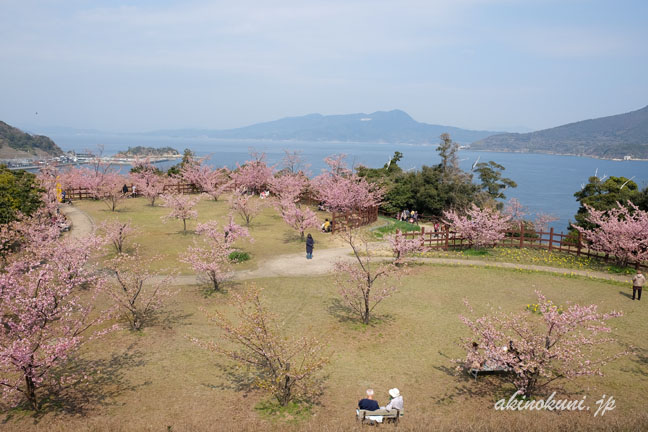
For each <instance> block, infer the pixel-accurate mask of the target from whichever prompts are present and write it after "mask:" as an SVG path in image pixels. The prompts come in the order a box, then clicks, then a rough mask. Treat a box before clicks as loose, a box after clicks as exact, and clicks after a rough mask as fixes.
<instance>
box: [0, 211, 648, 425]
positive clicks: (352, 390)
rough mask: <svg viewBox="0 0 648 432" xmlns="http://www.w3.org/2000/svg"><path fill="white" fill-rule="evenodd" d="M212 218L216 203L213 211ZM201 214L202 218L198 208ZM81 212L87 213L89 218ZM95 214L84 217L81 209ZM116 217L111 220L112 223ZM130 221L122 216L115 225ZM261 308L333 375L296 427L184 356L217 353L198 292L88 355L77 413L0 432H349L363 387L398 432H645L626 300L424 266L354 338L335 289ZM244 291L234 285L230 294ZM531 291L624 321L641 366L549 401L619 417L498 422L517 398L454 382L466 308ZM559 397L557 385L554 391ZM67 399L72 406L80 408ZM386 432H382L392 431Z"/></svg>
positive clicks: (217, 299) (638, 329) (644, 386)
mask: <svg viewBox="0 0 648 432" xmlns="http://www.w3.org/2000/svg"><path fill="white" fill-rule="evenodd" d="M208 204H213V203H208ZM202 205H206V203H203V204H202ZM84 206H85V204H84ZM88 207H90V206H88ZM121 214H122V213H120V215H121ZM123 214H124V215H126V214H128V212H127V211H125V212H123ZM256 283H257V285H258V286H261V287H263V288H264V296H265V301H266V302H267V304H268V305H269V307H270V309H271V310H273V311H274V312H275V313H277V314H279V315H280V316H281V317H282V319H283V321H284V322H285V325H286V329H287V331H290V332H299V333H302V332H307V333H311V334H316V335H318V336H319V337H320V338H322V339H324V340H326V341H327V342H328V345H329V349H330V352H331V353H332V362H331V364H330V365H329V366H328V367H327V368H326V374H327V375H328V379H327V380H326V386H325V389H324V393H323V395H322V397H321V400H320V404H319V405H316V406H314V407H313V416H312V417H311V418H309V419H308V420H305V421H302V422H297V423H295V422H290V421H286V420H275V421H269V420H266V419H264V418H263V417H262V416H260V415H259V414H258V413H257V412H256V411H255V409H254V408H255V406H256V405H257V404H258V403H259V402H260V401H262V400H263V399H264V397H263V396H262V395H260V394H259V393H256V392H253V393H249V394H247V393H245V392H243V391H240V390H238V389H237V386H236V382H235V381H233V380H232V379H230V377H228V375H227V374H226V372H225V370H224V369H223V367H222V366H223V365H226V364H227V363H224V362H223V361H222V359H220V358H219V357H217V356H215V355H213V354H211V353H209V352H206V351H203V350H202V349H200V348H198V347H197V346H195V345H193V344H192V343H191V342H190V341H189V340H188V336H192V337H198V338H201V339H207V338H213V339H218V333H217V331H216V329H215V328H214V327H213V326H212V325H210V324H209V323H208V322H207V321H206V319H205V315H204V313H203V312H202V311H201V310H200V309H199V308H201V307H204V308H206V309H207V310H213V309H216V308H223V309H228V308H229V305H228V298H229V294H228V293H224V294H214V295H212V296H209V297H207V298H205V297H204V295H203V293H202V290H201V289H200V287H196V286H188V287H182V288H181V289H180V291H179V293H178V294H177V295H176V296H175V297H174V299H173V303H172V304H171V305H170V306H169V307H168V315H166V317H165V319H163V320H162V322H161V323H160V324H158V325H157V326H155V327H151V328H147V329H146V330H144V331H143V332H142V334H134V333H131V332H128V331H125V330H121V331H117V332H115V333H112V334H110V335H109V336H107V337H106V338H104V339H103V340H100V341H96V342H93V343H92V344H91V345H88V346H86V349H85V350H84V353H83V359H84V363H83V369H84V371H85V372H87V373H89V374H90V375H91V376H93V377H94V383H92V382H91V383H90V384H88V385H87V387H86V390H87V391H88V392H89V393H90V396H89V397H88V399H87V400H85V399H83V398H82V397H81V396H80V395H76V396H75V395H74V394H72V395H70V400H71V401H76V402H77V403H79V402H80V403H81V405H82V406H83V408H84V409H85V411H84V412H83V413H82V414H80V413H76V414H68V413H65V412H62V411H61V410H56V411H53V412H48V413H45V414H44V416H43V417H40V418H36V419H35V418H33V417H31V416H29V415H27V414H25V413H21V412H18V411H14V412H12V413H10V415H9V419H8V420H7V419H5V423H1V424H0V429H3V428H4V429H6V430H12V431H23V430H41V431H45V430H47V431H68V430H85V431H100V430H101V431H104V430H106V431H107V430H110V431H122V430H124V431H125V430H138V431H139V430H151V431H167V430H169V431H188V430H249V431H256V430H268V429H275V430H291V429H298V428H299V429H308V430H326V431H334V430H349V429H352V428H355V427H356V426H355V423H354V411H353V410H354V407H355V405H356V403H357V400H358V399H359V398H361V397H362V394H363V392H364V390H365V389H366V388H367V387H372V388H374V389H375V390H376V393H377V399H378V401H379V402H380V403H385V402H386V392H387V390H388V389H389V388H391V387H398V388H399V389H400V390H401V393H402V394H403V396H404V400H405V405H406V408H405V409H406V416H405V417H404V419H403V422H402V423H401V427H399V429H398V430H432V429H437V430H467V429H469V428H470V430H522V429H524V430H548V429H553V428H556V427H558V426H561V427H562V428H563V430H566V428H567V426H568V425H572V427H574V428H576V427H577V428H582V429H589V430H594V429H596V428H600V430H610V429H614V428H618V429H622V428H625V429H634V430H638V429H637V428H638V426H637V425H638V424H639V423H632V422H633V421H636V422H643V423H642V424H643V426H646V425H648V417H647V416H646V414H645V397H646V394H648V361H647V359H648V340H647V339H646V337H645V335H646V334H647V333H648V320H646V307H647V306H646V304H645V301H644V302H632V301H630V300H629V298H628V296H627V294H628V292H629V289H627V288H623V289H622V288H620V287H619V286H617V285H613V284H608V283H605V282H599V281H589V280H582V279H570V278H563V277H559V276H552V275H546V274H534V273H531V274H529V273H520V272H514V271H507V270H502V269H482V268H470V267H442V266H428V265H420V266H415V267H413V270H412V272H411V274H410V275H408V276H406V277H405V278H403V284H402V287H401V289H400V291H399V292H398V293H396V294H395V295H394V296H393V297H392V298H389V299H387V300H385V301H384V302H383V303H381V304H380V305H379V306H378V308H377V309H376V312H377V313H378V315H379V322H377V323H376V324H375V325H373V326H369V327H363V326H360V325H358V324H357V323H356V322H354V321H349V320H348V317H347V315H346V314H345V313H344V311H343V310H342V309H341V308H340V307H339V305H338V303H337V300H338V299H339V296H338V294H337V291H336V289H335V287H334V285H333V283H332V278H331V277H311V278H274V279H260V280H257V281H256ZM242 289H245V286H244V285H242V284H229V285H228V286H227V290H228V291H229V292H230V293H231V292H232V291H236V290H242ZM536 289H540V290H542V292H543V293H545V294H546V295H547V296H548V298H550V299H552V300H554V301H555V302H556V303H557V304H562V305H565V304H567V302H569V301H573V302H579V303H587V304H589V303H596V304H598V305H600V308H601V310H602V311H606V310H612V309H616V310H622V311H624V312H625V316H624V317H622V318H620V319H618V320H616V321H613V324H614V325H615V329H614V335H615V336H616V337H617V338H618V339H619V341H620V342H622V343H623V344H631V345H633V346H635V347H636V348H635V349H636V352H637V353H638V355H633V356H628V357H625V358H623V359H621V360H618V361H615V362H614V363H612V364H609V365H608V366H607V367H606V368H605V373H606V375H605V376H604V377H588V378H583V379H579V380H576V381H574V382H571V383H561V385H560V386H558V387H557V391H558V395H565V394H568V395H569V396H570V397H571V398H575V399H580V398H581V397H582V395H584V394H585V395H587V396H588V399H587V400H588V403H590V404H591V405H592V406H593V409H594V408H595V405H594V402H595V401H596V400H597V399H599V398H600V397H601V396H602V395H603V394H606V395H608V396H609V395H612V396H614V398H615V399H616V406H617V408H616V409H615V410H614V411H612V412H608V413H607V414H606V415H605V417H604V418H594V417H593V415H592V413H580V414H579V413H562V414H556V413H547V412H539V413H538V412H523V413H499V412H495V411H494V410H493V403H494V402H495V401H496V400H497V399H498V398H500V397H504V396H508V395H510V394H511V393H512V387H511V386H510V385H506V384H502V383H501V382H499V381H498V380H497V379H494V378H483V379H482V378H480V379H479V380H478V381H477V382H475V381H474V380H473V379H471V378H468V377H467V376H466V375H455V374H454V372H453V364H452V363H451V359H453V358H457V357H460V356H462V352H461V350H460V349H459V348H458V347H457V345H456V342H457V340H458V338H459V337H461V336H462V335H465V334H466V328H465V327H464V326H463V324H462V323H461V322H460V321H459V318H458V315H459V314H460V313H463V312H465V308H464V306H463V302H462V299H463V298H467V299H468V300H469V301H470V302H471V304H472V305H473V307H474V308H475V310H476V312H478V313H482V312H486V311H487V310H488V309H489V307H490V306H493V307H501V308H503V309H504V310H507V311H520V310H523V309H524V307H525V306H526V305H527V304H528V303H531V302H533V301H534V300H535V295H534V290H536ZM562 384H564V385H562ZM75 398H76V399H75ZM389 430H391V428H389Z"/></svg>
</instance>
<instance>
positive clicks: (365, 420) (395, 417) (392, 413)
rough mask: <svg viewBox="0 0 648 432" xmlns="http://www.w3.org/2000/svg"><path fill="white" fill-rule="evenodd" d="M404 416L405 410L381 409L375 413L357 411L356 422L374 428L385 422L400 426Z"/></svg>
mask: <svg viewBox="0 0 648 432" xmlns="http://www.w3.org/2000/svg"><path fill="white" fill-rule="evenodd" d="M403 414H404V413H403V410H398V409H391V410H386V409H379V410H375V411H367V410H361V409H357V410H356V421H358V422H360V423H361V424H363V425H365V424H368V425H372V426H373V425H376V426H377V425H379V424H380V423H383V422H385V423H393V424H398V422H399V421H400V418H401V417H402V416H403Z"/></svg>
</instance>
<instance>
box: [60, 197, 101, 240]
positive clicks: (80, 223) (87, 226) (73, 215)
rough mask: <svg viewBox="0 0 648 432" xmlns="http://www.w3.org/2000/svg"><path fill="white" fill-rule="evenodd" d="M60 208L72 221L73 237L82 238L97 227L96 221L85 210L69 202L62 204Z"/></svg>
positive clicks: (71, 233) (69, 220)
mask: <svg viewBox="0 0 648 432" xmlns="http://www.w3.org/2000/svg"><path fill="white" fill-rule="evenodd" d="M59 209H60V210H61V213H63V214H64V215H65V217H66V218H67V220H68V222H70V225H71V227H70V235H71V236H72V237H74V238H80V237H85V236H87V235H90V234H92V232H93V231H94V227H95V224H94V221H93V220H92V218H91V217H90V216H88V215H87V214H86V213H85V212H84V211H81V210H79V209H78V208H76V207H74V206H72V205H69V204H61V205H59Z"/></svg>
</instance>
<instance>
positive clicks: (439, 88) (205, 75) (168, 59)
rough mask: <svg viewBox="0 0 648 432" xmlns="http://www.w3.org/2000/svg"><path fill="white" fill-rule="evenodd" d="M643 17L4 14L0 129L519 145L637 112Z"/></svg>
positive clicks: (646, 95) (153, 10) (138, 11)
mask: <svg viewBox="0 0 648 432" xmlns="http://www.w3.org/2000/svg"><path fill="white" fill-rule="evenodd" d="M647 19H648V1H645V0H637V1H624V0H615V1H612V0H606V1H588V0H558V1H554V0H526V1H525V0H517V1H516V0H399V1H396V0H390V1H384V0H358V1H356V0H339V1H338V0H328V1H317V0H295V1H283V0H278V1H267V0H265V1H263V0H252V1H246V0H238V1H219V0H212V1H192V0H186V1H167V0H142V1H120V0H110V1H89V0H43V1H30V0H0V120H2V121H5V122H7V123H9V124H12V125H16V126H19V127H39V126H65V127H74V128H82V129H86V128H87V129H99V130H104V131H115V132H117V131H120V132H136V131H148V130H156V129H174V128H185V127H200V128H211V129H225V128H233V127H240V126H245V125H248V124H253V123H257V122H262V121H269V120H274V119H278V118H282V117H286V116H298V115H305V114H309V113H315V112H317V113H322V114H346V113H356V112H365V113H371V112H374V111H379V110H392V109H402V110H404V111H406V112H407V113H409V114H410V115H411V116H412V117H413V118H414V119H416V120H418V121H422V122H426V123H433V124H442V125H450V126H458V127H464V128H469V129H482V130H509V131H525V130H538V129H542V128H547V127H553V126H557V125H560V124H564V123H568V122H573V121H578V120H583V119H587V118H596V117H601V116H606V115H613V114H618V113H623V112H628V111H632V110H636V109H639V108H642V107H644V106H646V105H648V73H647V71H648V25H646V24H647Z"/></svg>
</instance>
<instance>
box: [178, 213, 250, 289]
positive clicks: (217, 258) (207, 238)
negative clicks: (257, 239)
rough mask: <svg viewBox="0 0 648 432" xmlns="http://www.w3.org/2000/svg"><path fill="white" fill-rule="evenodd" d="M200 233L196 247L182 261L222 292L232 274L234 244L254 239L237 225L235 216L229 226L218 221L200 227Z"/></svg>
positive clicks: (182, 257)
mask: <svg viewBox="0 0 648 432" xmlns="http://www.w3.org/2000/svg"><path fill="white" fill-rule="evenodd" d="M196 233H198V234H200V235H201V238H200V239H196V240H194V244H193V246H190V247H189V248H188V249H187V252H186V253H184V254H183V255H182V256H181V258H180V260H181V261H182V262H185V263H187V264H189V265H190V266H191V268H192V269H193V270H194V271H196V272H198V274H199V275H200V277H202V278H204V279H206V280H207V281H208V282H209V283H210V284H211V285H212V287H213V290H214V291H218V290H219V289H220V286H221V284H222V283H223V282H224V281H225V280H227V278H228V277H229V275H230V272H231V268H232V267H231V260H230V258H229V256H230V254H231V253H232V252H234V250H235V249H234V242H235V241H236V240H238V239H240V238H244V237H247V238H249V239H250V241H251V240H252V239H251V238H250V234H249V232H248V230H247V229H246V228H243V227H241V226H240V225H238V224H236V223H234V220H233V217H232V216H231V215H230V220H229V223H228V224H227V225H224V226H223V227H220V226H219V224H218V222H216V221H210V222H207V223H204V224H199V225H198V226H197V227H196Z"/></svg>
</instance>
